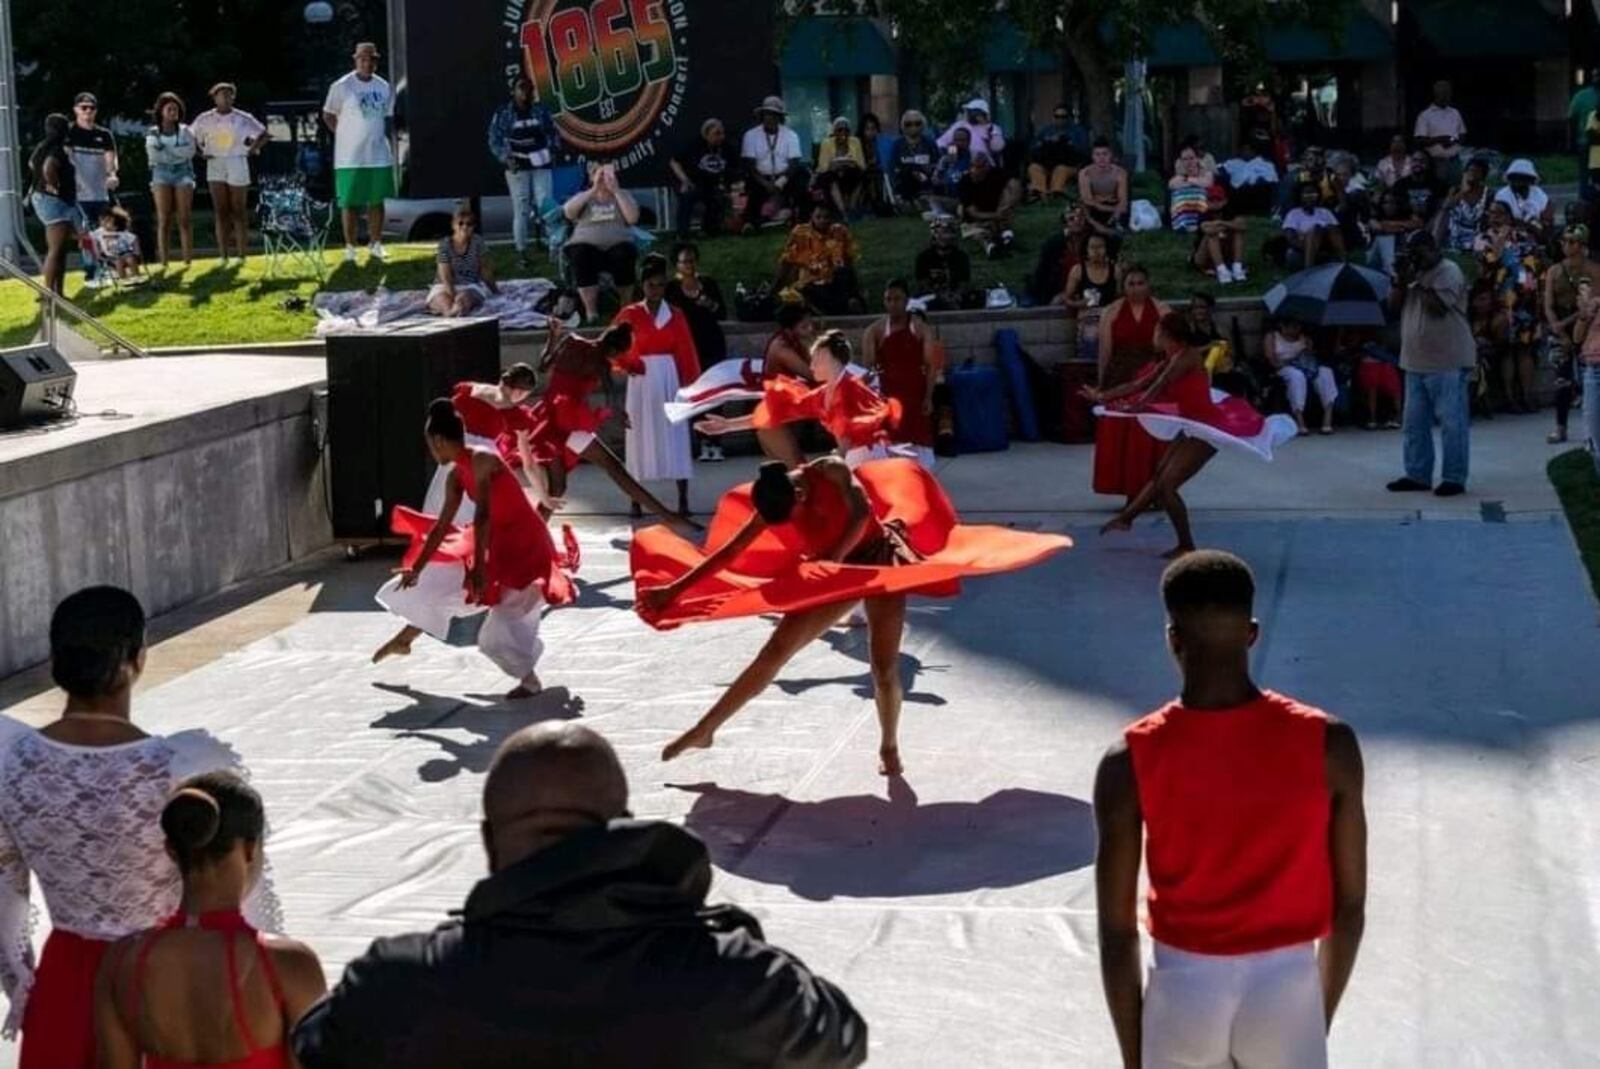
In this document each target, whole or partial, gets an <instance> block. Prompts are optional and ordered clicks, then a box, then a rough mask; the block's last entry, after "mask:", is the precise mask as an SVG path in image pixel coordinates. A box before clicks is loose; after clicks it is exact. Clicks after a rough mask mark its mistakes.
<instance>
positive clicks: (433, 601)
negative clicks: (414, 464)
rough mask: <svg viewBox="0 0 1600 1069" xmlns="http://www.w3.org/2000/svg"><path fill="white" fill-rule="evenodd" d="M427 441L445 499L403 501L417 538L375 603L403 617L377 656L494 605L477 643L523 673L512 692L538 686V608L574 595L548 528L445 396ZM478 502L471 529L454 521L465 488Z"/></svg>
mask: <svg viewBox="0 0 1600 1069" xmlns="http://www.w3.org/2000/svg"><path fill="white" fill-rule="evenodd" d="M427 434H428V448H429V449H431V450H432V451H433V455H434V458H435V459H436V460H438V461H439V463H441V464H448V465H449V466H450V476H449V479H448V480H447V482H446V485H445V495H444V507H443V508H442V509H441V510H440V512H439V515H438V516H437V517H433V516H427V515H424V514H422V513H419V512H413V511H412V510H411V509H407V508H397V509H395V513H394V530H395V533H396V534H407V535H410V536H411V548H410V549H409V550H408V551H407V552H406V556H405V561H404V566H403V568H402V569H401V570H400V573H399V574H398V575H397V576H396V577H395V578H394V579H391V580H390V581H389V582H387V583H385V584H384V585H383V586H382V587H380V588H379V590H378V594H377V600H378V604H380V605H382V606H383V607H384V608H386V609H388V610H389V611H390V612H392V613H394V614H395V615H396V616H398V617H400V618H401V619H403V620H405V621H407V624H406V626H405V627H403V628H401V629H400V633H399V634H397V635H395V636H394V637H393V638H391V639H390V640H389V641H388V642H385V643H384V644H383V645H382V646H380V647H378V650H377V652H376V653H374V654H373V655H372V660H373V663H374V664H376V663H377V662H379V661H381V660H383V659H384V658H385V657H394V656H404V655H405V654H408V653H410V652H411V643H412V642H413V641H415V640H416V637H417V636H418V635H420V634H422V633H423V632H424V631H425V632H427V633H428V634H430V635H432V636H433V637H435V638H437V639H440V640H443V639H444V637H445V636H446V634H447V633H448V632H449V629H450V620H451V618H453V617H456V616H468V615H471V614H473V613H476V612H482V611H483V610H484V609H487V610H488V613H489V616H488V619H486V620H485V621H484V623H483V629H482V630H481V631H480V632H479V633H478V649H479V650H481V651H483V654H484V656H486V657H488V658H489V659H490V660H491V661H493V662H494V663H495V665H496V666H497V667H499V669H500V670H501V671H502V672H505V673H506V674H507V675H509V676H511V677H512V678H514V679H516V680H517V686H516V687H515V688H514V689H513V690H512V691H511V692H510V693H509V694H507V695H506V697H507V698H510V699H517V698H530V697H532V696H533V695H535V694H537V693H538V692H539V690H540V683H539V677H538V675H537V674H535V672H534V668H535V666H536V665H537V664H538V662H539V655H540V654H541V653H542V652H543V651H544V644H543V643H542V642H540V641H539V613H540V610H541V609H543V608H544V605H545V603H546V602H548V603H549V604H551V605H564V604H566V603H567V602H569V601H571V600H572V584H571V582H570V581H569V580H568V579H567V576H566V574H565V573H564V572H563V571H562V570H561V568H560V565H559V563H558V560H557V557H556V549H555V546H554V544H552V543H551V541H550V530H549V528H547V527H546V526H545V524H544V520H543V519H542V518H540V516H539V513H538V512H537V511H535V509H534V507H533V504H532V503H531V502H530V501H529V500H528V495H527V494H526V493H524V492H523V489H522V486H521V484H520V483H518V482H517V479H516V477H515V476H514V475H512V474H511V469H510V468H508V467H507V466H506V463H505V461H503V460H501V459H500V456H499V454H498V453H496V452H495V451H493V450H489V449H474V448H471V447H469V446H468V445H467V444H466V441H465V439H466V430H465V428H464V427H463V426H462V424H461V417H460V416H459V415H457V414H456V410H455V406H454V405H453V404H452V403H451V402H450V401H449V400H447V399H445V398H440V399H439V400H437V401H434V402H433V404H432V405H430V406H429V408H428V423H427ZM463 494H465V495H466V496H468V497H470V498H471V499H472V500H473V503H474V504H475V505H476V506H477V510H476V514H475V516H474V517H473V522H472V526H471V527H467V528H461V527H457V526H456V525H455V523H454V520H455V517H456V512H457V509H458V508H459V506H460V504H461V500H462V495H463Z"/></svg>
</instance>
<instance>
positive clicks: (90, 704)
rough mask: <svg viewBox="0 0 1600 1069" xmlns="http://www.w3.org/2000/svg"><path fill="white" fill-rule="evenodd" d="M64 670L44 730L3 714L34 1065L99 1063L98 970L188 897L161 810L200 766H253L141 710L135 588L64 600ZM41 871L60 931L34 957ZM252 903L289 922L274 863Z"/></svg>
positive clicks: (13, 983)
mask: <svg viewBox="0 0 1600 1069" xmlns="http://www.w3.org/2000/svg"><path fill="white" fill-rule="evenodd" d="M50 651H51V654H50V656H51V670H52V674H53V676H54V678H55V681H56V683H57V684H58V685H59V686H61V688H62V689H63V690H65V691H66V692H67V704H66V708H65V710H64V711H63V712H62V714H61V717H60V718H59V719H58V720H56V721H54V722H53V723H50V724H47V725H46V726H45V727H43V728H42V729H40V730H38V731H32V730H28V729H26V728H24V727H22V726H21V725H19V724H17V723H15V722H14V721H9V720H4V718H0V988H3V989H4V991H5V994H6V997H7V998H8V999H10V1002H11V1008H10V1012H9V1013H8V1014H7V1015H6V1018H5V1024H4V1035H5V1036H6V1037H7V1038H14V1037H15V1036H16V1034H17V1032H18V1030H19V1029H20V1030H21V1032H22V1051H21V1058H20V1061H19V1063H18V1064H19V1067H20V1069H46V1067H48V1069H93V1067H94V1063H95V1054H94V1038H93V1037H94V1030H93V997H94V978H95V971H96V969H97V968H98V967H99V964H100V959H101V957H103V955H104V954H105V951H106V948H107V947H109V946H110V944H111V943H112V942H113V941H114V940H117V939H120V938H122V937H124V936H126V935H129V934H131V933H133V932H137V931H140V930H142V929H145V928H149V927H152V926H154V925H156V924H158V923H160V922H161V921H162V920H163V919H165V918H166V917H168V916H170V915H171V914H172V913H173V911H174V910H175V909H176V908H177V906H178V901H179V895H180V885H179V879H178V872H177V868H176V867H175V866H174V865H173V863H172V860H171V859H170V858H169V857H168V856H167V854H166V851H165V844H164V840H163V838H162V833H161V825H160V817H161V810H162V808H163V807H164V806H165V805H166V802H167V799H168V796H169V795H170V793H171V791H172V789H173V787H174V786H175V785H176V784H178V783H180V782H181V781H183V780H184V779H186V778H187V777H189V776H191V775H194V774H197V773H200V772H209V771H218V770H232V771H236V772H237V771H241V770H240V768H239V761H238V758H237V756H236V755H235V754H234V753H233V752H232V751H231V750H230V749H229V748H228V747H227V746H225V745H224V744H223V743H221V742H219V741H218V740H217V739H215V738H213V737H212V736H211V735H209V734H207V733H206V732H204V731H185V732H180V733H178V734H175V735H170V736H165V737H163V736H153V735H147V734H145V733H144V732H143V731H141V730H139V728H137V727H135V726H134V724H133V723H132V721H131V719H130V715H129V712H130V695H131V693H132V690H133V685H134V682H135V681H136V680H137V679H138V678H139V674H140V672H141V671H142V670H143V668H144V611H143V609H142V608H141V607H140V605H139V602H138V600H137V599H136V598H134V596H133V595H132V594H129V593H128V592H127V591H124V590H119V589H117V588H115V587H91V588H88V589H85V590H81V591H78V592H77V593H76V594H73V595H71V596H70V597H68V598H67V599H66V600H64V601H63V602H62V603H61V604H60V605H59V606H57V607H56V611H55V615H54V616H53V617H52V619H51V621H50ZM30 873H32V874H33V875H34V876H36V877H37V878H38V880H39V885H40V887H41V888H42V889H43V891H44V899H45V904H46V906H47V907H48V909H49V912H50V923H51V927H52V931H51V933H50V938H49V939H48V940H47V941H46V942H45V945H44V951H43V953H42V955H41V956H40V958H39V963H38V967H37V969H35V967H34V955H33V945H32V910H31V908H30V904H29V901H28V880H29V874H30ZM246 913H247V914H248V915H249V916H250V919H251V921H252V923H253V924H254V925H255V926H256V927H258V928H261V929H264V930H267V931H278V930H280V929H281V928H282V924H281V923H280V920H279V916H278V909H277V899H276V896H275V895H274V894H273V892H272V889H271V886H270V882H269V881H268V880H267V879H266V878H265V877H263V879H262V880H261V882H260V883H258V884H257V889H256V892H255V894H254V895H253V897H252V900H251V901H250V902H247V903H246Z"/></svg>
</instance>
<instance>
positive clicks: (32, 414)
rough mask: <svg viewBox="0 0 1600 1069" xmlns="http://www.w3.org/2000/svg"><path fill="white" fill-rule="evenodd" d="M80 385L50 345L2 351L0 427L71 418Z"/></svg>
mask: <svg viewBox="0 0 1600 1069" xmlns="http://www.w3.org/2000/svg"><path fill="white" fill-rule="evenodd" d="M77 381H78V373H77V372H76V371H74V370H72V365H71V364H69V363H67V361H66V359H65V358H64V357H63V356H62V355H61V354H60V353H58V352H56V351H55V350H54V349H52V348H51V347H50V346H48V345H28V346H24V347H22V348H20V349H0V427H16V426H20V425H21V424H23V423H32V422H34V421H36V420H43V419H54V418H57V417H60V416H65V415H67V414H69V413H70V412H71V411H72V389H73V386H74V385H76V383H77Z"/></svg>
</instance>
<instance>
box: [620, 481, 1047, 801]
mask: <svg viewBox="0 0 1600 1069" xmlns="http://www.w3.org/2000/svg"><path fill="white" fill-rule="evenodd" d="M1071 545H1072V541H1071V539H1068V538H1066V537H1065V536H1062V535H1041V534H1031V533H1026V532H1021V531H1013V530H1010V529H1008V528H1003V527H987V526H973V525H966V524H962V523H960V522H959V520H958V517H957V516H956V512H955V508H954V507H953V506H952V505H951V504H950V500H949V498H947V497H946V496H945V494H944V491H943V489H942V488H940V486H939V484H938V482H937V481H936V480H935V479H934V477H933V476H932V475H931V474H929V473H928V472H927V471H925V470H924V469H923V468H921V467H919V466H918V465H917V464H916V462H914V461H911V460H906V459H901V458H893V459H889V460H872V461H868V462H867V463H865V464H863V465H861V467H859V468H857V469H856V470H855V471H854V472H852V471H851V470H850V467H849V466H848V465H847V464H845V462H844V461H843V460H841V459H839V458H837V457H823V458H820V459H818V460H814V461H811V462H810V463H809V464H804V465H801V466H799V467H796V468H792V469H790V468H786V467H785V466H784V465H783V464H782V463H777V462H773V463H768V464H764V465H762V468H761V474H760V476H759V477H758V478H757V479H756V481H755V482H754V483H752V484H746V485H744V486H740V487H735V488H734V489H732V490H730V491H728V493H726V494H724V495H723V497H722V500H721V502H720V503H719V504H718V506H717V513H716V516H715V518H714V519H713V520H712V522H711V530H710V533H709V534H708V535H707V537H706V548H705V549H702V548H700V547H697V546H694V545H691V544H690V543H688V542H686V541H684V540H683V539H681V538H679V537H677V536H676V535H674V534H672V533H670V532H668V531H667V530H665V529H664V528H661V527H649V528H646V529H644V530H642V531H640V532H638V534H637V535H636V536H635V537H634V541H633V547H632V550H631V552H630V563H631V565H632V570H633V579H634V585H635V588H636V590H637V592H638V593H637V601H636V603H635V610H636V611H637V612H638V613H639V615H640V617H641V618H642V619H643V620H644V621H645V622H646V623H648V624H649V625H650V626H652V627H654V628H657V629H661V630H664V629H668V628H672V627H677V626H679V625H681V624H685V623H691V622H698V621H703V620H718V619H729V618H733V617H740V616H757V615H761V614H764V613H779V614H781V615H782V617H783V618H782V620H780V621H779V623H778V626H777V628H776V630H774V631H773V633H772V637H771V638H770V639H768V640H767V644H766V645H765V646H764V647H762V650H761V652H760V653H758V654H757V655H756V658H755V660H754V661H752V662H751V663H750V664H749V665H748V666H747V667H746V668H745V669H744V671H742V672H741V673H739V676H738V678H737V679H735V680H734V681H733V683H732V684H731V685H730V686H729V687H728V689H727V691H725V692H724V693H723V695H722V697H721V698H719V699H718V700H717V702H716V704H714V705H713V706H712V707H711V709H710V710H709V711H708V712H707V713H706V714H705V716H703V717H701V718H700V721H699V722H698V723H697V724H695V726H694V727H692V728H690V729H689V730H688V731H686V732H684V733H683V734H682V735H680V736H679V737H678V738H677V739H675V740H674V741H673V742H672V743H670V744H669V745H668V746H667V747H666V749H665V750H663V751H662V754H661V758H662V760H664V761H670V760H672V759H673V758H675V757H677V756H678V755H680V754H682V753H683V752H684V751H685V750H689V749H697V748H708V747H710V746H711V745H712V742H713V739H714V737H715V735H716V732H717V729H718V728H720V727H721V726H722V725H723V724H724V723H726V722H727V721H728V720H729V719H730V718H731V717H733V716H734V714H736V713H737V712H738V711H739V710H740V709H742V708H743V707H744V706H745V705H746V703H748V702H749V701H750V700H751V699H752V698H754V697H755V696H756V695H758V694H760V693H761V692H762V691H763V690H765V689H766V687H767V686H768V684H770V683H771V682H772V681H773V679H775V678H776V677H777V674H778V672H779V671H781V670H782V668H783V666H784V665H785V664H787V663H788V662H789V660H790V658H792V657H793V656H794V655H795V654H796V653H798V652H799V651H800V650H801V649H802V648H804V647H805V646H806V644H807V643H809V642H811V641H812V640H813V639H816V638H818V637H820V636H821V635H822V634H823V633H824V632H825V631H827V630H828V629H829V628H830V627H832V626H833V625H834V624H835V623H837V622H838V621H839V620H840V618H842V617H843V616H844V615H845V613H846V611H847V610H848V609H849V608H850V606H851V605H853V604H854V603H855V602H857V601H861V600H865V603H866V615H867V629H868V646H869V649H870V656H869V659H870V662H871V668H872V683H873V697H874V699H875V701H876V703H877V708H878V726H879V730H880V733H881V734H880V740H879V746H878V756H879V762H878V770H879V772H881V773H882V774H883V775H886V776H890V775H898V774H900V772H901V771H902V764H901V761H900V743H899V735H898V730H899V724H900V703H901V684H900V672H899V657H900V643H901V637H902V634H903V632H904V629H905V612H906V596H907V595H908V594H912V593H920V594H926V595H930V596H941V597H949V596H952V595H954V594H955V593H957V592H958V591H959V590H960V580H961V578H962V577H963V576H969V575H983V574H991V573H997V572H1005V571H1012V570H1015V569H1018V568H1025V567H1027V566H1028V565H1031V564H1035V563H1038V562H1039V561H1041V560H1043V559H1044V558H1046V557H1048V556H1050V555H1052V554H1054V553H1058V552H1060V551H1061V550H1064V549H1066V548H1068V547H1069V546H1071Z"/></svg>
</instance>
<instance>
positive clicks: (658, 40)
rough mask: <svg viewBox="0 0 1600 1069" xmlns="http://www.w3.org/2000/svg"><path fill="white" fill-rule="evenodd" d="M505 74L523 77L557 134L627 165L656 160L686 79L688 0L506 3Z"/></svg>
mask: <svg viewBox="0 0 1600 1069" xmlns="http://www.w3.org/2000/svg"><path fill="white" fill-rule="evenodd" d="M506 15H507V18H506V26H507V29H514V31H515V35H514V37H513V38H512V39H511V40H508V41H507V46H508V48H507V51H508V56H507V60H508V62H507V64H506V72H507V74H508V75H515V74H517V73H523V74H526V75H527V76H528V77H529V78H531V79H532V80H533V87H534V95H535V97H536V99H538V100H539V101H540V102H541V103H543V104H544V105H545V106H546V107H548V108H549V109H550V110H551V112H552V113H553V114H554V115H555V117H556V125H557V126H558V127H560V129H561V135H562V137H564V138H565V139H566V141H567V142H568V144H570V145H571V146H572V147H573V148H574V149H576V150H577V151H578V152H580V153H582V154H583V155H585V156H594V157H601V158H606V159H611V160H614V161H615V162H616V163H617V164H618V165H619V166H621V167H624V168H626V167H629V166H631V165H633V164H636V163H640V162H643V161H645V160H648V159H650V158H651V157H653V156H655V154H656V152H657V145H658V143H659V142H660V141H661V140H662V136H663V135H664V134H666V133H668V132H669V131H670V130H671V129H672V128H673V126H674V125H675V124H676V123H677V122H678V121H679V118H680V116H681V114H682V111H683V107H684V97H685V94H686V92H687V89H688V82H689V60H690V40H691V38H690V21H691V16H690V14H689V3H688V2H687V0H508V3H507V10H506Z"/></svg>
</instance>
